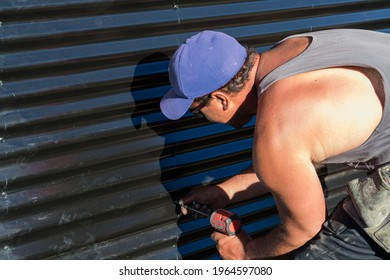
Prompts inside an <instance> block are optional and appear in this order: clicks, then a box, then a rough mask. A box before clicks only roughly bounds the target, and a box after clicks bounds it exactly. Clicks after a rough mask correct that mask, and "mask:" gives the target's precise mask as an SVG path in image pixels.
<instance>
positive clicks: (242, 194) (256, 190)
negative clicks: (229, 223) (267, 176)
mask: <svg viewBox="0 0 390 280" xmlns="http://www.w3.org/2000/svg"><path fill="white" fill-rule="evenodd" d="M218 186H219V187H220V188H222V189H223V190H224V191H225V192H226V194H227V196H228V198H229V200H230V203H236V202H240V201H243V200H246V199H249V198H251V197H256V196H259V195H262V194H265V193H267V192H269V191H268V190H267V188H266V187H265V186H264V185H263V184H262V183H261V182H260V181H259V178H258V177H257V175H256V173H255V172H254V171H253V168H252V167H251V168H249V169H247V170H245V171H243V172H241V173H239V174H237V175H235V176H233V177H231V178H230V179H228V180H226V181H224V182H223V183H220V184H218Z"/></svg>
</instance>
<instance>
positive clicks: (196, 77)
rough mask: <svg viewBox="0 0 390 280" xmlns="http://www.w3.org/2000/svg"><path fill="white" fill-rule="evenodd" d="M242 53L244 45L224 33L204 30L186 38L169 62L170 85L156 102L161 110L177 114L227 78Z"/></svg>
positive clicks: (175, 116)
mask: <svg viewBox="0 0 390 280" xmlns="http://www.w3.org/2000/svg"><path fill="white" fill-rule="evenodd" d="M246 56H247V53H246V49H245V48H244V47H243V46H242V45H241V44H240V43H239V42H237V40H236V39H234V38H233V37H230V36H229V35H227V34H225V33H221V32H216V31H208V30H206V31H202V32H200V33H198V34H196V35H194V36H192V37H191V38H189V39H187V40H186V41H185V43H183V44H182V45H181V46H180V47H179V48H178V49H177V50H176V52H175V53H174V55H173V57H172V59H171V61H170V63H169V80H170V82H171V86H172V89H171V90H170V91H168V93H167V94H165V96H164V97H163V98H162V100H161V102H160V108H161V111H162V112H163V114H164V115H165V116H166V117H167V118H169V119H171V120H177V119H179V118H181V117H182V116H183V115H184V114H185V113H186V112H187V110H188V108H190V106H191V104H192V102H193V101H194V99H195V98H197V97H201V96H204V95H206V94H209V93H211V92H213V91H215V90H217V89H219V88H220V87H222V86H223V85H225V84H226V83H227V82H229V81H230V80H231V79H232V78H233V77H234V75H236V74H237V72H238V71H239V70H240V68H241V67H242V65H243V64H244V62H245V59H246Z"/></svg>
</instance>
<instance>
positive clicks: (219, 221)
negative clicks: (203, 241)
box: [175, 201, 241, 235]
mask: <svg viewBox="0 0 390 280" xmlns="http://www.w3.org/2000/svg"><path fill="white" fill-rule="evenodd" d="M175 203H176V204H178V205H180V206H181V207H184V208H186V209H188V210H190V211H192V212H195V213H198V214H201V215H203V216H206V217H210V224H211V226H212V227H213V228H214V229H216V230H217V231H219V232H222V233H224V234H226V235H237V234H238V233H239V232H240V229H241V221H240V219H239V218H238V216H237V214H236V213H232V212H229V211H227V210H225V209H218V210H215V211H214V212H213V213H211V215H210V214H208V213H206V212H203V211H200V210H198V209H196V208H194V207H191V206H188V205H185V204H181V203H180V202H177V201H175Z"/></svg>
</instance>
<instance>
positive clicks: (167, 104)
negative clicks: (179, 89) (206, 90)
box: [160, 89, 194, 120]
mask: <svg viewBox="0 0 390 280" xmlns="http://www.w3.org/2000/svg"><path fill="white" fill-rule="evenodd" d="M193 101H194V99H193V98H184V97H180V96H178V95H177V94H176V93H175V91H174V90H173V89H171V90H170V91H168V92H167V93H166V94H165V96H164V97H163V98H162V99H161V101H160V109H161V112H163V114H164V115H165V116H166V117H167V118H168V119H171V120H177V119H180V118H181V117H182V116H183V115H184V114H185V113H186V112H187V111H188V109H189V108H190V106H191V104H192V102H193Z"/></svg>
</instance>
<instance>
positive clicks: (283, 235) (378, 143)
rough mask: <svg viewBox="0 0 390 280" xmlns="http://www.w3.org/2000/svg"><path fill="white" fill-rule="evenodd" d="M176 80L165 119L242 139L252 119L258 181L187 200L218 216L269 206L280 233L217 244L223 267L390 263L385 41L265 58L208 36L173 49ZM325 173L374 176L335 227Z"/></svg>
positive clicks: (346, 35) (358, 39) (285, 50)
mask: <svg viewBox="0 0 390 280" xmlns="http://www.w3.org/2000/svg"><path fill="white" fill-rule="evenodd" d="M169 74H170V81H171V84H172V89H171V90H170V91H169V92H168V93H167V94H166V95H165V96H164V98H163V99H162V100H161V104H160V107H161V110H162V112H163V113H164V114H165V115H166V116H167V117H168V118H170V119H173V120H175V119H178V118H180V117H182V116H183V115H184V114H185V113H186V111H187V110H188V109H189V110H190V111H192V112H193V113H199V114H201V115H203V116H204V117H206V118H207V119H208V120H210V121H212V122H219V123H225V124H230V125H233V126H234V127H241V126H243V125H244V124H246V123H247V122H248V121H249V120H251V119H252V117H253V116H255V115H256V124H255V132H254V144H253V169H251V170H248V171H245V172H243V173H241V174H238V175H237V176H235V177H233V178H231V179H229V180H227V181H226V182H224V183H222V184H219V185H214V186H208V187H203V188H200V189H197V190H194V191H192V192H190V193H189V194H188V195H186V196H185V197H184V198H183V199H182V202H183V203H185V204H187V203H191V202H193V201H196V202H197V203H199V204H198V206H199V205H208V206H209V207H210V208H212V209H214V208H218V207H224V206H226V205H227V204H229V203H232V202H236V201H239V200H242V199H245V198H248V197H250V196H253V195H258V194H261V193H263V192H264V191H265V190H268V191H270V192H271V193H272V194H273V196H274V198H275V201H276V206H277V209H278V212H279V215H280V219H281V223H280V225H278V226H277V227H275V228H274V229H273V230H272V231H271V232H269V233H268V234H266V235H264V236H261V237H259V238H256V239H252V238H251V237H250V236H249V234H247V233H246V232H245V231H244V230H242V231H241V232H240V233H239V234H238V235H237V236H233V237H232V236H226V235H223V234H221V233H217V232H215V233H213V235H212V238H213V240H214V241H215V242H216V246H217V249H218V250H219V253H220V255H221V256H222V257H223V258H224V259H262V258H274V257H278V256H283V255H285V254H291V253H294V254H293V255H294V256H295V258H297V259H321V258H323V259H377V258H388V257H389V253H388V252H389V247H390V240H389V237H388V236H389V235H390V222H389V220H390V207H389V206H390V202H389V201H390V195H389V193H390V191H389V190H390V181H389V174H390V171H389V170H390V168H389V167H388V166H386V163H387V162H389V161H390V105H389V104H387V103H386V100H388V98H389V97H390V35H388V34H385V33H380V32H373V31H364V30H348V29H340V30H327V31H320V32H312V33H306V34H300V35H295V36H290V37H288V38H286V39H284V40H282V41H281V42H279V43H278V44H277V45H276V46H274V47H273V48H272V49H271V50H269V51H267V52H264V53H261V54H258V53H256V52H254V51H253V50H251V49H250V48H247V49H246V48H244V47H243V46H242V45H240V44H239V43H238V42H237V41H236V40H235V39H233V38H232V37H230V36H228V35H226V34H223V33H220V32H213V31H204V32H201V33H199V34H197V35H195V36H193V37H191V38H190V39H188V40H187V41H186V42H185V43H184V44H182V45H181V46H180V47H179V48H178V50H177V51H176V52H175V54H174V56H173V58H172V60H171V63H170V66H169ZM326 163H347V164H349V165H350V166H352V167H367V170H368V171H369V172H370V174H371V175H370V177H368V178H367V180H365V181H360V180H354V181H352V182H351V183H350V186H349V189H348V191H349V193H350V196H349V197H348V198H347V199H346V200H345V201H343V202H342V203H340V204H339V205H338V206H337V207H336V209H335V210H334V212H333V213H332V214H331V215H330V217H328V218H327V217H326V205H325V199H324V195H323V191H322V186H321V183H320V181H319V178H318V176H317V173H316V169H315V166H316V165H317V164H326ZM362 190H365V191H362ZM199 207H201V206H199ZM182 211H183V212H184V213H186V210H182ZM386 251H387V252H386Z"/></svg>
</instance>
